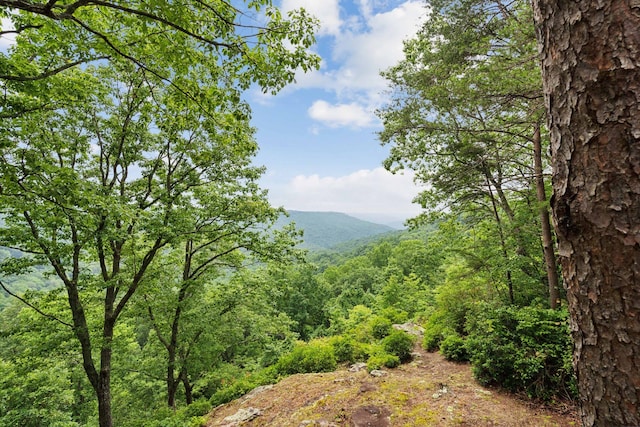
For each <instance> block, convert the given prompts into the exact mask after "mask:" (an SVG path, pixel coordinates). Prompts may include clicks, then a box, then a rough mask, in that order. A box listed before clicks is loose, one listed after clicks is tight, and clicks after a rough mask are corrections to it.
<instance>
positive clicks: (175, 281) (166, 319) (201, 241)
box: [145, 158, 296, 408]
mask: <svg viewBox="0 0 640 427" xmlns="http://www.w3.org/2000/svg"><path fill="white" fill-rule="evenodd" d="M248 160H249V158H245V161H248ZM238 163H240V162H238ZM237 166H238V167H236V171H235V173H236V175H235V176H233V177H232V176H229V177H228V178H227V181H226V182H222V181H221V182H216V185H215V188H211V187H209V186H205V187H203V189H202V191H200V190H198V191H197V192H195V193H194V194H197V195H198V197H197V198H195V201H196V203H197V204H198V206H200V209H199V210H197V211H194V213H195V214H196V216H195V217H194V218H191V219H190V223H191V224H193V229H192V231H191V232H190V233H189V238H188V239H187V240H186V241H185V242H184V243H183V245H182V247H180V248H179V249H174V250H173V253H171V254H168V255H167V256H166V257H163V258H164V260H163V261H164V262H159V263H157V265H156V266H155V267H154V268H153V270H154V272H153V273H152V274H151V276H152V277H153V278H152V279H151V280H150V281H152V282H153V283H152V284H151V285H152V288H147V291H146V293H145V300H146V309H147V312H148V316H149V318H150V321H151V325H152V327H153V329H154V331H155V333H156V336H157V337H158V339H159V340H160V342H161V343H162V345H163V346H164V348H165V349H166V351H167V375H166V383H167V403H168V405H169V406H170V407H172V408H175V407H176V392H177V390H178V386H179V384H180V383H182V384H183V385H184V388H185V397H186V402H187V404H191V403H192V393H191V390H192V388H193V384H192V383H191V380H190V373H189V371H188V364H189V363H188V362H189V360H188V359H190V356H191V355H192V354H193V351H192V348H193V347H195V345H196V343H197V342H198V341H199V336H200V335H202V334H205V333H207V329H208V328H209V327H210V326H211V325H210V323H209V324H207V323H206V322H204V321H203V320H204V319H208V321H209V322H214V321H215V316H213V317H212V316H211V315H206V314H204V313H203V311H211V310H210V309H209V308H207V307H203V301H202V297H203V295H204V287H205V285H206V284H207V283H208V282H210V281H211V280H213V279H214V278H216V276H220V275H225V274H227V275H228V274H229V273H230V272H231V271H233V270H239V269H241V268H242V267H243V266H246V263H247V262H250V261H253V262H256V261H263V262H266V261H274V262H278V261H279V262H282V263H286V262H288V261H291V260H293V259H294V257H295V255H296V253H295V251H294V249H293V247H294V245H295V240H294V239H293V235H292V234H290V232H293V230H283V231H279V230H270V229H269V226H270V225H272V224H273V223H274V222H275V221H276V220H277V219H278V217H279V216H280V215H282V214H284V212H283V211H281V210H279V209H274V208H272V207H271V206H270V205H269V202H268V200H267V199H266V193H265V192H263V191H260V190H259V188H258V186H257V184H256V183H255V180H256V178H257V177H258V176H259V174H257V173H256V168H255V167H252V166H250V165H248V164H247V165H244V168H242V167H239V166H240V165H239V164H238V165H237ZM176 290H177V292H176ZM237 304H241V301H240V298H237V299H235V300H234V301H233V304H229V305H228V306H227V307H223V308H222V309H220V311H219V313H218V312H216V313H215V315H216V316H218V317H219V316H221V315H222V314H224V313H226V312H227V311H229V310H232V309H234V308H235V305H237ZM189 311H191V312H192V315H191V316H189V317H186V316H188V314H189ZM209 314H214V313H213V311H211V312H210V313H209ZM185 317H186V318H185ZM198 318H200V319H199V320H198ZM194 324H195V325H198V326H196V327H194ZM186 330H188V331H186Z"/></svg>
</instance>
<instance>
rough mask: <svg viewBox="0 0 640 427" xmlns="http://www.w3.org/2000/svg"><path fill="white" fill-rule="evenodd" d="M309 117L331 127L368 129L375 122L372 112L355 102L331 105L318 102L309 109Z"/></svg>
mask: <svg viewBox="0 0 640 427" xmlns="http://www.w3.org/2000/svg"><path fill="white" fill-rule="evenodd" d="M309 116H310V117H311V118H312V119H314V120H317V121H319V122H321V123H323V124H324V125H326V126H329V127H343V126H352V127H366V126H369V125H371V123H372V122H373V117H372V115H371V112H369V111H367V110H366V109H365V108H364V107H363V106H362V105H360V104H357V103H355V102H352V103H350V104H330V103H328V102H327V101H323V100H318V101H315V102H314V103H313V104H312V105H311V107H309Z"/></svg>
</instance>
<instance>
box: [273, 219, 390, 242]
mask: <svg viewBox="0 0 640 427" xmlns="http://www.w3.org/2000/svg"><path fill="white" fill-rule="evenodd" d="M288 213H289V216H288V217H282V218H281V219H280V220H279V221H278V223H277V225H278V226H284V225H285V224H288V223H291V222H294V223H295V224H296V227H297V228H299V229H301V230H303V231H304V244H302V245H301V247H303V248H306V249H312V250H314V249H315V250H317V249H328V248H331V247H333V246H336V245H338V244H341V243H344V242H348V241H351V240H356V239H362V238H366V237H371V236H375V235H380V234H383V233H388V232H392V231H396V230H395V229H394V228H392V227H389V226H387V225H381V224H375V223H373V222H369V221H363V220H361V219H358V218H354V217H352V216H349V215H347V214H343V213H338V212H303V211H288Z"/></svg>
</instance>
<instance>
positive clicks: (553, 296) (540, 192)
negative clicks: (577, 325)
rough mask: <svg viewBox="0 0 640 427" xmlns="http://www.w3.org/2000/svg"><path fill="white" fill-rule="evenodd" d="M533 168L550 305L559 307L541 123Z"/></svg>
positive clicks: (538, 126)
mask: <svg viewBox="0 0 640 427" xmlns="http://www.w3.org/2000/svg"><path fill="white" fill-rule="evenodd" d="M533 163H534V166H533V169H534V174H535V183H536V196H537V199H538V204H539V208H538V211H539V213H540V227H541V233H542V252H543V253H544V263H545V267H546V270H547V281H548V282H549V307H550V308H552V309H554V310H555V309H556V308H558V300H559V296H558V286H559V285H558V283H559V281H558V266H557V264H556V254H555V251H554V249H553V234H552V233H551V222H550V221H549V209H548V208H547V194H546V191H545V188H544V177H543V175H542V140H541V137H540V125H539V124H538V125H536V128H535V131H534V133H533Z"/></svg>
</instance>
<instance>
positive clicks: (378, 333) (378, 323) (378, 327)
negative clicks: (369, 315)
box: [369, 316, 392, 340]
mask: <svg viewBox="0 0 640 427" xmlns="http://www.w3.org/2000/svg"><path fill="white" fill-rule="evenodd" d="M369 326H370V327H371V335H372V336H373V338H375V339H377V340H379V339H382V338H384V337H386V336H387V335H389V334H390V333H391V329H392V327H391V321H390V320H389V319H387V318H385V317H382V316H376V317H374V318H373V319H371V320H370V321H369Z"/></svg>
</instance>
